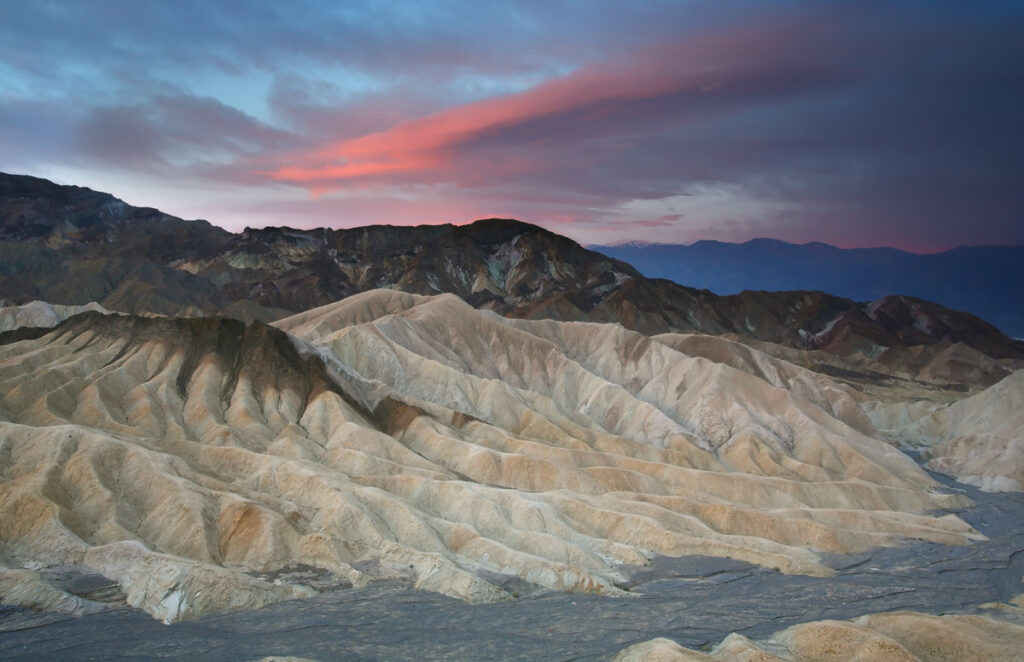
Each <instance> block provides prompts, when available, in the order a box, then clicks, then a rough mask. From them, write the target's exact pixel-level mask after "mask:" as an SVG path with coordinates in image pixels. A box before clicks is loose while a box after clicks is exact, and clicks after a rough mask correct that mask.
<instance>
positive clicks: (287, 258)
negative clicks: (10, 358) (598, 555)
mask: <svg viewBox="0 0 1024 662" xmlns="http://www.w3.org/2000/svg"><path fill="white" fill-rule="evenodd" d="M0 182H2V185H0V265H2V266H0V297H2V298H3V299H6V300H8V301H9V302H10V303H13V304H21V303H27V302H29V301H32V300H41V301H46V302H48V303H50V304H59V305H69V304H73V305H83V304H87V303H90V302H95V303H97V304H99V305H101V306H103V307H104V308H106V309H108V310H113V311H121V312H127V313H133V314H163V315H172V316H182V315H184V316H202V315H210V314H224V315H228V316H232V317H236V318H239V319H243V320H252V319H258V320H262V321H267V322H269V321H273V320H275V319H280V318H282V317H285V316H288V315H291V314H294V313H297V312H301V311H303V310H308V309H311V308H316V307H319V306H323V305H327V304H330V303H333V302H335V301H338V300H341V299H344V298H345V297H348V296H351V295H353V294H358V293H360V292H365V291H368V290H372V289H377V288H382V287H383V288H388V289H395V290H400V291H405V292H410V293H414V294H423V295H432V294H438V293H442V292H450V293H453V294H456V295H457V296H459V297H460V298H462V299H464V300H465V301H467V302H468V303H470V304H471V305H472V306H474V307H476V308H483V309H488V310H492V311H494V312H497V313H500V314H502V315H506V316H509V317H522V318H551V319H560V320H565V321H574V320H575V321H597V322H617V323H620V324H623V325H624V326H626V327H627V328H631V329H635V330H639V331H642V332H644V333H650V334H656V333H666V332H700V333H714V334H722V333H736V334H739V335H743V336H748V337H752V338H757V339H760V340H767V341H770V342H776V343H782V344H786V345H789V346H793V347H800V348H808V347H810V348H820V349H830V348H832V349H836V348H838V349H842V350H844V351H845V350H847V349H850V348H853V349H855V350H858V351H859V350H864V349H866V350H867V351H876V350H875V346H876V345H879V344H880V343H879V340H880V339H884V340H885V342H887V343H896V344H921V343H924V344H928V343H932V342H941V341H943V340H951V341H953V342H967V343H969V344H970V345H971V346H972V347H975V348H976V349H979V350H980V351H982V352H985V353H987V354H989V355H991V356H993V357H996V358H1024V343H1017V342H1015V341H1013V340H1011V339H1009V338H1006V337H1005V336H1003V334H1001V333H1000V332H999V331H998V330H997V329H995V328H994V327H992V326H991V325H989V324H987V323H986V322H984V321H983V320H981V319H978V318H976V317H973V316H970V315H964V314H960V313H956V312H955V311H946V312H942V313H941V314H938V312H937V309H935V310H933V315H932V316H933V317H936V315H937V316H938V317H941V318H943V319H944V320H946V322H945V323H944V324H942V325H934V326H932V327H925V328H917V327H914V325H913V324H910V325H907V324H902V325H900V324H887V322H886V321H885V320H879V319H875V318H872V317H871V316H870V315H868V314H867V313H866V312H864V311H866V310H867V307H865V306H863V305H861V304H856V303H855V302H854V301H852V300H850V299H847V298H844V297H837V296H834V295H831V294H827V293H825V292H821V291H788V292H772V293H767V292H745V293H741V294H738V295H733V296H724V297H723V296H718V295H715V294H713V293H711V292H710V291H707V290H700V289H695V288H691V287H686V286H684V285H680V284H678V283H675V282H672V281H669V280H662V279H651V278H646V277H644V276H642V275H641V273H640V272H639V271H637V270H636V269H635V268H634V267H633V266H631V265H629V264H627V263H625V262H622V261H620V260H617V259H615V258H611V257H608V256H606V255H603V254H601V253H597V252H594V251H590V250H588V249H585V248H583V247H581V246H580V245H579V244H577V243H576V242H574V241H573V240H571V239H569V238H567V237H563V236H561V235H558V234H556V233H553V232H551V231H549V230H546V229H544V228H540V227H538V226H536V225H532V224H529V223H524V222H522V221H517V220H514V219H497V218H495V219H483V220H480V221H476V222H474V223H471V224H468V225H451V224H445V225H422V226H415V227H406V226H365V227H360V228H352V229H337V230H332V229H328V228H318V229H313V230H301V229H294V228H284V227H267V228H260V229H253V228H249V229H246V230H245V231H243V232H241V233H238V234H233V233H230V232H228V231H226V230H223V229H221V228H217V227H216V226H212V225H211V224H209V223H208V222H205V221H198V222H196V221H183V220H181V219H178V218H175V217H173V216H169V215H167V214H163V213H162V212H159V211H158V210H154V209H150V208H138V207H131V206H129V205H126V204H125V203H123V202H120V201H118V200H117V199H116V198H114V197H113V196H111V195H109V194H106V193H97V192H95V191H91V190H89V189H84V188H81V187H63V186H60V185H57V184H54V183H52V182H48V181H46V180H40V179H38V178H31V177H27V176H10V175H2V176H0ZM881 307H882V308H884V309H886V310H890V309H891V310H892V311H893V312H894V314H895V312H896V309H897V308H900V307H902V308H905V309H907V310H905V311H903V312H902V313H899V314H895V316H892V315H891V316H890V318H892V319H895V318H897V317H898V318H900V319H902V320H904V321H906V320H907V319H911V318H913V314H911V313H910V312H908V311H909V309H911V308H915V307H916V308H920V305H919V304H915V303H912V302H911V300H909V299H897V300H894V301H890V302H889V303H888V304H886V305H884V306H881ZM916 308H915V309H916ZM857 310H860V312H859V313H858V312H857ZM844 333H845V334H846V335H845V336H844V335H843V334H844ZM850 334H853V335H856V336H857V338H853V339H851V338H849V337H847V336H849V335H850ZM885 346H889V345H885Z"/></svg>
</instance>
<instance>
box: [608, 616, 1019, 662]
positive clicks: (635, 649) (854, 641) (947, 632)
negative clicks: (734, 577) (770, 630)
mask: <svg viewBox="0 0 1024 662" xmlns="http://www.w3.org/2000/svg"><path fill="white" fill-rule="evenodd" d="M1021 651H1024V626H1021V625H1018V624H1014V623H1008V622H1005V621H1003V620H999V619H997V618H993V617H988V616H973V615H948V616H932V615H930V614H920V613H917V612H909V611H904V612H889V613H883V614H871V615H868V616H861V617H859V618H855V619H853V620H852V621H816V622H813V623H803V624H801V625H796V626H793V627H791V628H788V629H786V630H783V631H781V632H777V633H775V634H774V635H772V636H771V637H769V638H768V639H767V640H765V641H759V642H754V641H751V640H750V639H747V638H746V637H744V636H743V635H739V634H735V633H734V634H731V635H729V636H728V637H726V638H725V639H724V640H723V641H722V642H721V643H720V644H719V645H718V646H716V647H715V648H714V649H713V650H712V651H711V652H710V653H702V652H698V651H693V650H690V649H687V648H684V647H683V646H680V645H679V644H677V643H675V642H674V641H671V640H670V639H664V638H659V639H652V640H650V641H646V642H643V643H640V644H636V645H634V646H630V647H629V648H627V649H626V650H624V651H622V652H621V653H619V655H617V656H616V657H615V661H616V662H677V661H678V662H702V661H706V662H712V661H714V660H729V661H730V662H732V661H736V662H793V661H799V662H874V661H876V660H885V661H886V662H890V661H891V662H1016V660H1019V659H1020V655H1021Z"/></svg>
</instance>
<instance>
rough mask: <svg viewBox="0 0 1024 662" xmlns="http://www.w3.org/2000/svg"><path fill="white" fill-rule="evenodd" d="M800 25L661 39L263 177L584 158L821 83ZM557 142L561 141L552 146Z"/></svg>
mask: <svg viewBox="0 0 1024 662" xmlns="http://www.w3.org/2000/svg"><path fill="white" fill-rule="evenodd" d="M805 28H806V26H802V25H793V24H789V25H782V26H769V27H765V26H759V27H757V28H756V29H755V28H751V29H746V30H732V31H730V32H728V33H717V34H711V35H706V36H702V37H700V38H695V39H691V40H688V41H686V42H682V43H672V44H662V45H659V46H657V47H655V48H651V49H649V50H647V51H646V52H644V53H640V54H637V55H636V56H635V57H634V58H632V59H631V60H629V61H626V62H620V63H603V64H592V65H588V66H585V67H583V68H581V69H578V70H576V71H574V72H572V73H570V74H568V75H565V76H562V77H559V78H554V79H551V80H548V81H546V82H544V83H541V84H539V85H537V86H535V87H532V88H530V89H528V90H526V91H524V92H521V93H518V94H512V95H507V96H502V97H495V98H490V99H484V100H481V101H476V102H473V103H469V104H464V105H461V106H455V107H452V108H448V109H444V110H441V111H438V112H435V113H432V114H429V115H426V116H423V117H419V118H416V119H411V120H407V121H403V122H399V123H398V124H396V125H394V126H392V127H391V128H389V129H385V130H382V131H376V132H372V133H367V134H364V135H361V136H357V137H354V138H347V139H344V140H339V141H337V142H334V143H332V144H329V145H327V146H325V147H322V148H319V149H314V150H309V151H305V152H300V153H296V154H292V155H290V156H289V157H287V158H286V159H285V161H286V164H282V165H280V166H279V167H276V168H270V169H267V170H265V171H263V174H265V175H267V176H269V177H271V178H272V179H275V180H278V181H281V182H290V183H295V184H298V185H300V186H304V187H306V188H308V189H310V190H316V191H325V190H332V189H341V188H348V187H351V186H353V185H357V186H358V185H359V184H358V183H359V182H362V183H363V184H364V185H365V183H367V182H378V183H396V182H410V181H413V182H441V181H445V182H449V183H454V184H456V185H463V186H474V185H479V184H482V183H487V182H494V181H496V180H498V179H500V178H502V177H506V176H510V175H516V174H523V173H537V172H543V171H545V170H546V169H548V168H552V167H561V168H565V167H567V166H581V165H586V163H585V162H584V160H585V158H586V157H584V156H582V154H580V153H575V154H574V153H573V150H572V146H573V145H575V144H579V143H580V142H581V141H587V140H595V139H596V140H603V141H606V142H607V141H608V140H609V138H613V137H615V136H624V137H628V136H630V135H633V134H636V133H640V134H643V133H645V132H649V131H651V130H653V127H654V126H655V125H659V126H660V125H664V124H665V123H666V122H667V123H670V124H672V123H675V124H681V123H685V122H687V121H703V120H706V119H708V118H715V117H718V116H720V115H722V114H723V113H727V112H731V111H732V110H734V109H736V108H742V107H744V106H745V105H747V104H751V103H758V102H759V101H760V100H763V99H764V98H766V97H771V96H776V95H778V94H780V93H787V92H791V91H793V90H794V89H800V88H803V87H807V86H808V85H817V84H819V83H820V82H821V80H822V78H823V75H824V76H826V77H827V76H828V75H829V74H830V73H831V72H826V71H825V70H824V68H823V67H821V66H820V65H817V64H815V63H812V62H808V61H806V58H803V57H802V56H799V55H798V56H797V57H794V55H793V53H791V52H789V51H790V44H792V43H793V39H792V36H793V34H794V32H798V31H801V30H804V29H805ZM752 63H753V64H752ZM566 142H568V143H570V146H569V149H563V150H562V151H561V152H557V150H558V146H559V145H563V146H564V144H565V143H566ZM524 147H529V151H528V152H526V151H524V149H523V148H524ZM552 150H555V151H556V152H557V156H558V157H559V159H558V163H557V164H555V163H550V162H545V159H544V156H545V152H548V153H549V154H550V152H551V151H552ZM538 153H540V154H541V156H539V157H538ZM549 154H548V155H549ZM601 156H603V154H602V155H601ZM590 158H593V155H592V154H591V155H590ZM574 161H575V162H574Z"/></svg>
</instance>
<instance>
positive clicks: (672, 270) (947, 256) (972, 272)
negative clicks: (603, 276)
mask: <svg viewBox="0 0 1024 662" xmlns="http://www.w3.org/2000/svg"><path fill="white" fill-rule="evenodd" d="M588 248H590V249H592V250H595V251H599V252H601V253H603V254H605V255H608V256H610V257H614V258H615V259H617V260H622V261H624V262H628V263H629V264H632V265H633V266H634V267H636V268H637V269H638V270H639V271H640V272H641V273H642V274H643V275H645V276H647V277H649V278H667V279H668V280H672V281H675V282H677V283H686V284H687V285H690V286H691V287H697V288H707V289H709V290H711V291H712V292H715V293H716V294H735V293H738V292H742V291H743V290H824V291H826V292H831V293H832V294H837V295H839V296H843V297H847V298H849V299H853V300H854V301H873V300H877V299H880V298H882V297H885V296H887V295H890V294H896V293H899V294H905V295H910V296H913V297H916V298H919V299H927V300H929V301H936V302H938V303H941V304H942V305H944V306H948V307H949V308H953V309H955V310H965V311H967V312H970V313H973V314H974V315H977V316H978V317H981V318H982V319H985V320H988V321H989V322H992V323H993V324H995V325H996V326H997V327H999V328H1000V329H1001V330H1003V331H1004V332H1006V333H1007V334H1009V335H1011V336H1014V337H1016V338H1024V266H1022V265H1024V245H1022V246H961V247H959V248H955V249H953V250H949V251H945V252H942V253H932V254H926V255H920V254H917V253H908V252H906V251H901V250H896V249H894V248H855V249H842V248H836V247H835V246H829V245H828V244H822V243H817V242H814V243H808V244H790V243H787V242H784V241H778V240H775V239H752V240H750V241H747V242H745V243H742V244H732V243H727V242H720V241H698V242H695V243H693V244H690V245H688V246H686V245H680V244H645V243H642V242H631V243H626V244H618V245H613V246H588Z"/></svg>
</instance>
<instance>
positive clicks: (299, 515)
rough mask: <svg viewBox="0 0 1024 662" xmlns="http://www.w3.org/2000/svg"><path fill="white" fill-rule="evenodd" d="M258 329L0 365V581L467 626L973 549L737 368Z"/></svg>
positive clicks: (887, 470)
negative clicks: (501, 614)
mask: <svg viewBox="0 0 1024 662" xmlns="http://www.w3.org/2000/svg"><path fill="white" fill-rule="evenodd" d="M276 326H277V327H278V328H277V329H275V328H272V327H268V326H265V325H263V324H259V323H255V324H251V325H244V324H242V323H241V322H236V321H232V320H222V319H220V320H219V319H198V320H184V319H143V318H137V317H125V316H117V315H112V316H103V315H98V314H87V315H82V316H78V317H75V318H73V319H71V320H69V321H68V322H66V323H64V324H62V325H60V326H58V327H56V328H55V329H54V330H52V331H50V332H48V333H47V332H43V331H40V332H39V333H37V334H34V335H32V334H30V335H29V336H27V337H25V338H22V339H17V340H15V341H12V342H9V343H8V344H6V345H3V346H0V419H2V422H0V476H2V479H0V512H3V513H5V516H4V518H3V519H2V520H0V545H2V547H0V555H2V556H0V559H2V560H4V561H5V562H6V564H7V566H8V567H11V568H16V567H17V566H19V565H24V564H26V563H34V564H43V565H60V564H75V565H83V566H86V567H89V568H92V569H94V570H96V571H98V572H100V573H102V574H104V575H106V576H108V577H110V578H111V579H115V580H117V581H118V582H119V583H120V585H121V587H122V589H123V591H124V593H125V594H126V596H127V600H128V602H129V603H130V604H132V605H135V606H138V607H140V608H142V609H145V610H146V611H148V612H149V613H150V614H152V615H154V616H155V617H157V618H160V619H162V620H168V621H173V620H178V619H182V618H192V617H195V616H198V615H201V614H203V613H208V612H211V611H219V610H225V609H239V608H253V607H258V606H260V605H262V604H267V603H269V602H272V601H276V600H283V599H289V598H294V597H300V596H301V595H306V594H308V590H307V589H305V588H301V587H296V586H293V585H291V584H289V583H287V582H277V583H275V582H274V581H273V580H272V579H268V577H270V576H271V575H270V574H268V573H275V572H281V571H283V570H285V569H287V568H288V567H290V566H293V565H296V564H302V565H306V566H313V567H315V568H319V569H322V570H323V571H325V572H329V573H333V576H335V577H336V578H337V580H338V581H339V582H346V583H352V584H354V585H357V586H358V585H360V584H361V583H364V582H367V581H371V580H373V579H379V578H396V579H404V580H408V581H409V582H411V583H412V584H413V585H414V586H416V587H418V588H421V589H425V590H431V591H438V592H441V593H445V594H448V595H452V596H457V597H459V598H463V599H466V600H470V601H494V600H501V599H505V598H508V597H510V594H509V593H508V592H506V590H504V589H503V588H501V585H502V582H500V581H496V580H495V577H498V578H517V579H518V580H519V581H525V582H529V583H531V584H535V585H539V586H542V587H547V588H551V589H557V590H567V591H587V592H597V593H602V594H607V595H620V594H621V593H622V592H621V591H620V589H619V588H617V587H616V584H617V583H619V582H620V581H621V580H622V575H621V574H620V572H621V571H620V569H619V564H643V563H646V562H647V560H648V559H649V558H650V557H651V555H653V554H664V555H670V556H680V555H687V554H703V555H710V556H718V557H728V558H733V559H738V560H743V561H747V562H750V563H754V564H758V565H762V566H766V567H769V568H777V569H779V570H780V571H782V572H785V573H803V574H811V575H829V574H831V573H832V570H831V569H830V568H829V567H828V566H827V565H825V564H824V563H823V562H822V556H821V554H822V552H856V551H862V550H865V549H868V548H871V547H875V546H890V545H898V544H901V543H903V542H905V541H907V540H928V541H934V542H938V543H944V544H951V545H959V544H966V543H969V542H970V541H971V540H975V539H978V538H979V537H980V535H979V534H978V533H977V532H976V531H974V530H973V529H972V528H971V527H970V526H968V525H967V524H966V523H964V522H963V521H961V520H960V519H958V518H957V517H955V516H954V515H941V514H938V513H941V511H942V510H944V509H949V508H955V507H960V506H963V505H965V504H966V503H967V501H966V499H965V498H964V497H962V496H959V495H955V494H948V493H944V492H942V491H941V490H939V489H938V486H937V484H936V483H935V482H934V481H932V480H931V479H930V478H929V477H928V475H927V474H926V473H925V472H923V471H922V470H921V469H920V468H919V467H918V466H917V464H915V462H913V461H912V460H911V459H910V458H908V457H907V456H906V455H904V454H903V453H901V452H899V451H898V450H896V449H895V448H893V447H892V446H891V445H890V444H887V443H885V442H883V441H881V440H879V439H876V438H873V437H872V436H869V435H868V434H866V433H865V432H866V431H869V428H868V427H867V422H866V420H865V419H864V418H863V417H861V416H859V415H858V410H857V409H856V406H855V404H854V400H853V395H851V394H850V392H849V391H848V390H847V389H845V387H844V386H843V385H842V384H839V383H834V382H831V381H830V380H829V379H828V378H826V377H824V376H822V375H819V374H812V373H809V372H808V371H806V370H804V369H802V368H798V367H797V366H794V365H791V364H788V363H786V362H785V361H783V360H781V359H778V358H774V357H770V356H768V355H765V354H762V353H759V352H758V351H757V350H754V349H748V350H746V351H744V352H741V353H740V354H738V355H737V357H736V358H735V359H734V360H733V361H734V362H742V363H743V365H741V366H740V367H734V366H733V365H730V364H729V362H723V361H721V360H712V358H708V356H710V355H712V354H715V353H716V352H720V351H722V350H721V347H719V346H718V345H716V343H717V342H718V341H717V340H713V339H707V338H701V337H689V338H687V337H660V338H658V339H652V338H650V337H647V336H644V335H641V334H639V333H637V332H633V331H628V330H626V329H624V328H623V327H621V326H618V325H615V324H596V323H581V322H576V323H563V322H555V321H528V320H509V319H506V318H504V317H501V316H499V315H497V314H495V313H491V312H487V311H481V310H476V309H474V308H472V307H470V306H469V305H467V304H466V303H464V302H463V301H462V300H460V299H458V298H457V297H455V296H453V295H440V296H434V297H423V296H417V295H411V294H403V293H399V292H394V291H383V290H378V291H372V292H367V293H364V294H361V295H357V296H355V297H351V298H349V299H346V300H343V301H341V302H338V303H336V304H332V305H329V306H325V307H323V308H320V309H315V310H311V311H307V312H305V313H302V314H300V315H296V316H295V317H292V318H287V319H284V320H282V321H280V322H279V323H277V324H276ZM278 329H280V330H278ZM741 368H742V369H741ZM754 368H756V369H754ZM26 581H28V579H26Z"/></svg>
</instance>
